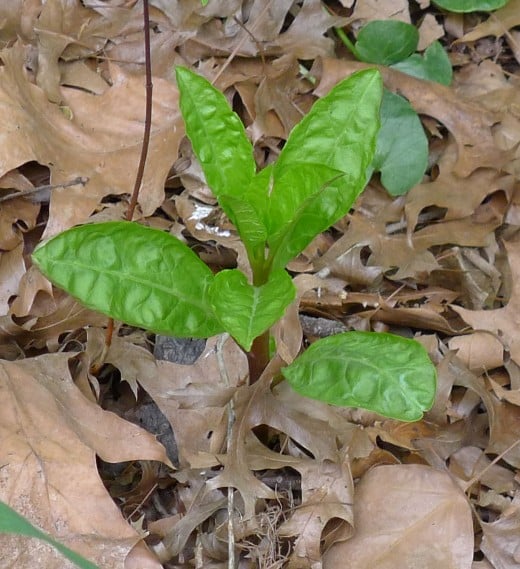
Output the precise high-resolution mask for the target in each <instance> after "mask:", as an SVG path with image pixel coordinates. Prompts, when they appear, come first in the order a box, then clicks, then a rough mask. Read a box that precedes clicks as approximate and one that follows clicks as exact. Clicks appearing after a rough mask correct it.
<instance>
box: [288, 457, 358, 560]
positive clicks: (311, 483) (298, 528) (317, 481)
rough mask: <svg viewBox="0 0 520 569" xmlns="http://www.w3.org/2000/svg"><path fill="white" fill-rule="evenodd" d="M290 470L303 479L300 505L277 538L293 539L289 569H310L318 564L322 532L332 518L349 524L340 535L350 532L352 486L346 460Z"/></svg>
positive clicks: (302, 466) (309, 463) (312, 462)
mask: <svg viewBox="0 0 520 569" xmlns="http://www.w3.org/2000/svg"><path fill="white" fill-rule="evenodd" d="M293 468H295V469H296V470H298V472H299V473H300V475H301V477H302V503H301V505H300V506H299V507H298V508H297V509H296V510H295V511H294V512H293V514H292V515H291V517H290V518H289V520H288V521H287V522H285V523H284V524H282V525H281V527H280V529H279V535H281V536H286V537H292V536H296V541H295V543H294V549H293V552H292V554H291V557H290V558H289V562H288V565H287V567H288V569H303V568H311V567H315V566H318V565H319V564H320V561H321V548H320V543H321V539H322V532H323V529H324V528H325V526H326V525H327V524H328V523H329V522H330V521H331V520H332V519H334V518H337V519H338V520H343V521H344V522H346V523H347V524H348V530H347V531H348V533H347V534H345V533H344V534H343V535H350V534H351V533H352V532H351V526H352V523H353V512H352V504H353V501H354V498H353V495H354V483H353V481H352V474H351V472H350V464H349V462H348V460H345V461H344V462H343V463H341V462H340V463H334V462H331V461H323V462H321V463H320V462H317V461H306V464H301V465H295V466H294V467H293Z"/></svg>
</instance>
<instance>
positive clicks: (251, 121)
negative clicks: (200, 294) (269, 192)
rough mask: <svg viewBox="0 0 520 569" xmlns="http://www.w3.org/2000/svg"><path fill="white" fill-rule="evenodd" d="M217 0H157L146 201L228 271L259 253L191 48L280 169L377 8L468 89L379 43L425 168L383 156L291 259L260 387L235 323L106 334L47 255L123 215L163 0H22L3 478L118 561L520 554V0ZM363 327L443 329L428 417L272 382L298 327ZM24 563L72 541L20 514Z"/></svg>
mask: <svg viewBox="0 0 520 569" xmlns="http://www.w3.org/2000/svg"><path fill="white" fill-rule="evenodd" d="M202 4H203V3H201V2H200V0H183V1H182V2H168V1H165V0H151V6H150V14H151V36H152V37H151V51H152V61H153V87H154V90H153V118H152V135H151V143H150V150H149V155H148V161H147V163H146V168H145V172H144V181H143V184H142V187H141V191H140V195H139V204H138V205H139V207H138V210H137V213H136V215H135V219H136V220H137V221H140V222H142V223H146V224H147V225H149V226H152V227H156V228H159V229H163V230H166V231H169V232H170V233H171V234H173V235H176V236H177V237H179V238H181V239H183V240H185V241H187V242H188V243H190V245H192V246H193V248H194V250H195V251H196V252H197V253H198V254H199V255H200V257H201V258H202V259H203V260H204V261H206V262H207V263H208V264H209V265H210V266H211V267H212V268H214V269H215V270H220V269H222V268H231V267H235V266H237V265H238V266H239V267H240V268H245V261H246V258H245V251H244V248H243V246H242V245H241V244H240V242H239V241H238V238H237V236H236V233H235V231H234V228H233V226H232V225H231V224H230V222H229V221H228V220H227V219H225V217H224V215H223V214H222V212H221V210H220V209H219V208H218V205H217V204H216V200H215V199H214V197H213V195H212V194H211V191H210V190H209V188H208V187H207V186H206V184H205V180H204V176H203V174H202V171H201V169H200V167H199V165H198V164H197V162H196V160H195V158H194V156H193V154H192V151H191V147H190V145H189V143H188V142H187V140H186V138H185V137H184V126H183V122H182V119H181V115H180V111H179V107H178V92H177V89H176V86H175V81H174V66H175V65H177V64H182V65H185V66H189V67H191V68H193V69H195V70H197V71H198V72H199V73H201V74H202V75H204V76H205V77H207V78H208V79H209V80H211V81H213V82H214V84H215V85H216V86H217V87H218V88H219V89H221V90H222V91H224V92H225V94H226V96H227V98H228V100H229V101H230V102H231V103H232V104H233V106H234V108H235V110H236V111H237V112H239V114H240V115H241V117H242V119H243V121H244V123H245V125H246V127H247V131H248V134H249V135H250V137H251V140H252V141H253V142H254V144H255V157H256V160H257V162H258V165H259V167H263V166H264V165H266V164H267V163H270V162H272V161H273V160H274V159H276V156H277V153H278V152H279V150H280V148H281V145H282V144H283V141H284V140H285V139H286V138H287V136H288V133H289V132H290V130H291V129H292V128H293V126H294V125H295V124H296V123H298V122H299V120H300V119H301V117H303V116H304V115H305V113H307V112H308V110H309V109H310V108H311V106H312V104H313V102H314V101H315V100H316V99H317V98H319V97H321V96H323V95H325V94H326V93H327V92H328V91H329V90H330V89H331V88H332V87H333V86H334V85H335V84H336V83H337V82H339V81H340V80H341V79H343V78H345V77H347V76H348V75H350V74H351V73H353V72H354V71H357V70H359V69H362V68H365V67H367V66H368V65H367V64H365V63H360V62H358V61H355V60H354V59H353V57H352V56H351V55H350V54H348V53H347V52H346V50H345V48H344V46H342V44H341V42H340V41H339V39H338V38H337V37H336V35H335V33H334V28H335V27H343V28H344V29H345V30H347V31H348V32H349V33H352V34H355V33H356V32H357V30H359V28H360V27H361V25H363V24H364V23H366V22H367V21H370V20H374V19H388V18H393V19H398V20H401V21H404V22H412V23H414V24H415V25H417V27H418V29H419V32H420V43H419V47H420V49H421V50H423V49H425V48H427V47H428V45H430V44H431V43H432V42H433V41H435V40H436V39H440V41H441V42H442V44H443V46H444V47H445V49H446V50H447V51H448V54H449V56H450V59H451V62H452V64H453V67H454V81H453V84H452V86H450V87H446V86H444V85H440V84H437V83H433V82H429V81H424V80H421V79H417V78H414V77H411V76H409V75H406V74H403V73H401V72H399V71H397V70H394V69H390V68H387V67H381V72H382V75H383V78H384V82H385V86H386V87H387V88H388V89H389V90H391V91H393V92H395V93H398V94H400V95H401V96H403V97H405V98H406V99H407V100H408V101H409V102H410V104H411V105H412V107H413V108H414V109H415V110H416V111H417V112H418V113H419V114H420V116H421V119H422V121H423V125H424V128H425V130H426V132H427V135H428V139H429V149H430V152H429V165H428V169H427V172H426V174H425V175H424V178H423V180H422V181H421V183H419V184H417V185H416V186H415V187H413V188H412V189H411V190H410V191H409V192H408V193H407V194H406V195H404V196H400V197H391V196H390V195H389V194H388V193H387V192H386V191H385V190H384V188H383V187H382V186H381V185H380V183H379V181H378V179H377V177H373V178H372V180H371V182H370V183H369V185H368V187H367V189H366V191H365V192H364V193H363V194H362V195H361V196H360V198H359V199H358V201H357V202H356V204H355V206H354V208H353V209H352V211H351V212H350V214H349V215H348V216H347V217H345V218H344V219H342V220H340V221H339V222H338V223H337V224H336V225H335V226H334V227H333V228H332V229H331V230H329V231H328V232H326V233H324V234H322V235H320V236H319V237H317V238H316V239H315V240H314V242H313V243H311V245H309V246H308V247H307V249H306V250H305V251H304V253H303V254H302V255H300V257H298V258H297V259H295V260H294V261H293V262H292V263H291V264H290V266H289V269H290V271H291V274H292V275H293V277H294V282H295V285H296V286H297V289H298V299H297V301H296V302H295V303H294V304H293V305H292V306H291V307H290V309H289V310H288V312H287V313H286V315H285V316H284V318H283V319H282V321H281V322H280V323H279V324H277V325H276V327H275V329H274V334H275V336H276V340H277V342H276V345H277V349H278V354H277V355H276V356H275V357H274V359H273V360H272V362H271V364H270V367H269V368H268V370H267V372H266V373H265V374H264V376H263V377H262V378H261V379H260V381H258V382H256V383H255V384H253V385H248V382H247V361H246V358H245V355H244V354H243V353H242V352H241V350H240V349H239V348H237V346H236V345H235V344H234V343H233V342H232V340H231V339H229V338H226V337H225V336H223V337H217V338H212V339H209V340H208V341H207V342H206V344H205V346H203V347H201V349H200V350H198V351H199V353H197V354H195V355H194V357H193V358H191V360H190V363H187V362H185V361H182V360H180V359H178V358H179V357H180V355H181V356H182V354H180V355H179V354H178V353H177V354H174V355H175V357H176V358H177V359H175V358H173V357H170V356H171V354H170V356H168V357H166V356H164V357H162V358H158V357H155V356H154V343H155V344H156V346H155V354H156V355H159V352H158V345H159V341H160V338H155V337H154V336H153V335H152V334H149V333H146V332H143V331H140V330H135V329H132V328H130V327H127V326H124V325H117V329H116V334H115V336H114V338H113V342H112V344H111V346H110V348H109V349H108V352H106V350H105V352H106V353H103V352H104V328H105V327H106V325H107V322H106V318H105V317H104V316H101V315H99V314H97V313H94V312H92V311H90V310H87V309H85V308H83V307H82V306H80V305H79V304H77V303H76V302H75V301H74V300H72V299H71V298H70V297H68V296H67V295H66V294H65V293H64V292H62V291H60V290H57V289H54V288H53V287H52V286H51V284H50V283H49V282H48V281H47V280H46V279H45V278H44V277H43V276H42V275H41V274H40V273H39V272H38V271H37V270H36V268H35V267H32V266H31V260H30V255H31V253H32V251H33V249H34V247H35V246H36V244H37V243H38V242H39V241H40V240H42V239H45V238H48V237H50V236H52V235H55V234H56V233H58V232H60V231H62V230H64V229H66V228H69V227H72V226H74V225H77V224H81V223H85V222H95V221H101V220H103V221H106V220H117V219H121V218H122V217H123V216H124V213H125V211H126V207H127V202H128V196H129V194H131V192H132V188H133V183H134V179H135V173H136V169H137V164H138V161H139V155H140V152H141V143H142V137H143V126H144V125H143V121H144V113H145V88H144V47H143V33H142V25H143V24H142V5H141V4H140V3H139V2H135V1H133V0H129V1H124V2H121V1H116V0H109V1H107V2H98V1H94V0H83V1H80V0H46V1H43V0H31V1H26V0H10V1H8V2H4V3H2V6H0V43H1V51H0V62H1V64H0V119H1V124H2V128H1V129H0V141H1V145H0V146H1V152H0V358H1V359H0V404H1V409H2V411H1V413H0V442H1V444H0V500H2V501H3V502H5V503H7V504H8V505H10V506H11V507H12V508H14V509H15V510H16V511H17V512H19V513H20V514H22V515H24V516H25V517H26V518H27V519H28V520H29V521H31V523H33V524H34V525H36V526H38V527H39V528H41V529H42V530H44V531H45V532H47V533H49V534H50V535H51V536H53V537H54V538H55V539H57V540H58V541H60V542H62V543H64V544H65V545H67V546H68V547H70V548H71V549H73V550H75V551H77V552H79V553H80V554H82V555H83V556H84V557H86V558H88V559H89V560H91V561H93V562H94V563H96V564H97V565H98V566H99V567H100V568H103V569H116V568H118V569H123V568H124V569H158V568H161V567H165V568H181V567H196V568H202V567H203V568H207V569H212V568H215V569H216V568H224V567H228V558H229V550H230V544H229V540H230V539H231V538H232V540H233V543H231V548H232V549H234V554H235V558H236V567H239V569H250V568H255V567H259V568H263V569H267V568H270V569H274V568H281V567H287V568H289V569H318V568H321V567H323V568H324V569H342V568H343V567H349V568H353V569H358V568H359V569H366V568H372V567H373V568H377V569H394V568H396V569H397V568H401V567H421V568H427V569H513V568H515V567H516V568H517V567H520V438H519V433H520V339H519V336H518V329H519V328H520V233H519V227H520V184H519V180H520V146H519V143H520V89H519V87H520V74H519V73H520V71H519V63H520V48H519V45H520V31H518V29H516V28H518V26H519V25H520V2H519V1H518V0H510V2H509V3H508V4H507V5H506V6H505V7H504V8H502V9H500V10H498V11H496V12H494V13H492V14H485V13H476V14H471V15H465V16H462V15H458V14H457V15H455V14H448V13H446V12H442V11H441V10H439V9H437V8H435V7H434V6H429V2H427V1H421V2H418V3H417V4H416V3H410V2H408V1H407V0H399V1H396V2H391V3H390V2H389V3H384V2H378V1H377V0H358V1H357V2H352V1H348V0H345V1H341V2H321V1H319V0H298V1H294V0H277V1H271V0H270V1H265V0H250V1H247V2H242V1H240V0H209V2H208V3H207V5H206V6H203V5H202ZM386 4H388V6H386ZM412 4H413V8H412V7H411V6H412ZM387 8H388V10H387ZM390 8H391V9H390ZM344 329H353V330H376V331H390V332H393V333H398V334H402V335H405V336H408V337H415V338H416V339H418V340H419V341H420V342H422V343H423V345H424V346H425V347H426V348H427V349H428V351H429V353H430V356H431V358H432V360H433V361H434V363H435V364H436V366H437V370H438V391H437V397H436V400H435V403H434V406H433V408H432V409H431V410H430V411H429V412H428V413H427V414H426V415H425V417H424V419H423V420H421V421H418V422H416V423H399V422H398V421H394V420H388V419H385V418H383V417H380V416H377V415H375V414H373V413H369V412H365V411H360V410H356V409H345V408H336V407H332V406H329V405H326V404H324V403H320V402H317V401H312V400H310V399H306V398H303V397H301V396H299V395H298V394H296V393H295V392H294V391H292V390H291V388H290V387H289V386H288V385H286V384H285V383H281V384H279V385H277V386H276V387H274V388H272V387H271V386H270V383H271V381H270V380H271V378H272V377H273V374H274V373H275V372H276V371H277V370H279V369H280V368H281V366H283V365H285V363H287V362H290V361H292V360H293V359H294V358H295V357H296V356H297V355H298V353H299V351H300V349H301V347H302V345H305V343H309V342H312V341H314V340H315V339H316V338H318V337H321V336H324V335H327V334H330V333H335V332H337V331H341V330H344ZM192 347H193V346H192ZM185 348H186V346H185ZM173 351H175V350H173ZM101 360H102V361H103V362H104V363H103V365H102V366H101V367H99V366H98V365H97V363H98V362H99V361H101ZM8 567H17V568H21V569H24V568H32V567H45V568H46V569H53V568H56V569H58V568H60V569H61V568H65V567H72V564H70V563H68V562H66V561H65V560H64V558H63V557H61V555H60V554H59V553H58V552H56V551H55V550H53V549H52V548H51V547H50V546H48V545H47V544H44V543H41V542H39V541H37V540H27V539H26V538H23V537H20V536H16V535H11V534H0V568H8Z"/></svg>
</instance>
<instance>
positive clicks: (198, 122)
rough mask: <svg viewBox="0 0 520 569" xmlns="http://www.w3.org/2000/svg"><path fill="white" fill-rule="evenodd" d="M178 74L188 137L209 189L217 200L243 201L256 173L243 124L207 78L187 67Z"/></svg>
mask: <svg viewBox="0 0 520 569" xmlns="http://www.w3.org/2000/svg"><path fill="white" fill-rule="evenodd" d="M175 72H176V76H177V85H178V87H179V91H180V108H181V112H182V116H183V118H184V122H185V124H186V134H187V135H188V137H189V139H190V140H191V143H192V146H193V151H194V152H195V155H196V156H197V159H198V160H199V162H200V165H201V166H202V170H203V171H204V175H205V176H206V181H207V183H208V185H209V187H210V188H211V190H212V191H213V193H214V194H215V195H216V197H217V199H220V196H223V195H228V196H234V197H237V198H240V197H241V195H242V194H243V193H244V192H245V191H246V190H247V188H248V187H249V185H250V183H251V180H252V178H253V176H254V174H255V171H256V164H255V161H254V158H253V148H252V146H251V143H250V142H249V140H248V138H247V136H246V132H245V129H244V125H243V124H242V121H241V120H240V118H239V117H238V115H237V114H236V113H234V112H233V111H232V110H231V108H230V107H229V105H228V102H227V100H226V98H225V97H224V95H223V94H222V93H221V92H220V91H218V90H217V89H215V87H213V86H212V85H211V83H210V82H209V81H207V80H206V79H205V78H204V77H201V76H200V75H197V74H196V73H193V72H192V71H190V70H189V69H186V68H185V67H176V68H175ZM226 213H228V212H227V211H226Z"/></svg>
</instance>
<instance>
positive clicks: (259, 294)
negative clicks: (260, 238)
mask: <svg viewBox="0 0 520 569" xmlns="http://www.w3.org/2000/svg"><path fill="white" fill-rule="evenodd" d="M210 296H211V303H212V305H213V310H214V311H215V314H216V315H217V316H218V318H219V319H220V322H221V324H222V326H223V327H224V329H225V330H226V331H227V332H229V333H230V334H231V335H232V336H233V338H235V340H236V341H237V342H238V343H239V344H240V345H241V346H242V348H244V350H246V351H249V350H250V349H251V345H252V343H253V340H254V339H255V338H256V337H258V336H260V334H262V333H263V332H265V331H266V330H267V329H268V328H270V327H271V326H272V325H273V324H274V323H275V322H276V321H278V320H279V319H280V318H281V317H282V316H283V313H284V312H285V309H286V308H287V307H288V306H289V304H291V302H292V301H293V300H294V298H295V296H296V289H295V287H294V285H293V282H292V279H291V277H290V276H289V275H288V273H286V272H285V271H284V270H279V271H274V272H273V273H271V274H270V275H269V280H268V281H267V283H266V284H264V285H262V286H252V285H250V284H249V283H248V282H247V278H246V276H245V275H244V273H242V272H241V271H239V270H238V269H231V270H226V271H221V272H220V273H218V274H217V275H216V276H215V280H214V282H213V284H212V285H211V289H210Z"/></svg>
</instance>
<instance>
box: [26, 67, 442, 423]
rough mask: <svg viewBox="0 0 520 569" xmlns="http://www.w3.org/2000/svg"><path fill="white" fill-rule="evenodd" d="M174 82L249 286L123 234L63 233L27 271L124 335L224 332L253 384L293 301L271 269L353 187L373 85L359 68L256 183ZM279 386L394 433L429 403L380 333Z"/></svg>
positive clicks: (321, 352) (200, 83)
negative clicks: (122, 327)
mask: <svg viewBox="0 0 520 569" xmlns="http://www.w3.org/2000/svg"><path fill="white" fill-rule="evenodd" d="M176 75H177V83H178V87H179V90H180V108H181V112H182V116H183V118H184V122H185V125H186V132H187V135H188V137H189V139H190V140H191V143H192V146H193V150H194V153H195V155H196V156H197V159H198V160H199V162H200V164H201V166H202V169H203V171H204V175H205V177H206V181H207V183H208V185H209V187H210V188H211V189H212V191H213V193H214V194H215V196H216V198H217V200H218V202H219V204H220V206H221V207H222V209H223V210H224V212H225V213H226V214H227V216H228V217H229V219H230V220H231V221H232V223H233V224H234V225H235V227H236V229H237V232H238V234H239V236H240V238H241V239H242V242H243V243H244V245H245V249H246V251H247V257H248V260H249V264H250V268H251V275H252V279H251V282H249V280H248V278H247V276H246V275H245V274H244V273H243V272H241V271H240V270H238V269H230V270H223V271H220V272H219V273H218V274H216V275H214V274H213V272H212V271H211V270H210V268H209V267H207V266H206V265H205V264H204V262H203V261H202V260H201V259H200V258H199V257H198V256H197V255H196V254H195V253H194V252H193V251H192V250H191V249H190V248H189V247H188V246H187V245H186V244H185V243H183V242H182V241H180V240H179V239H177V238H176V237H173V236H172V235H170V234H168V233H165V232H163V231H159V230H155V229H151V228H147V227H144V226H142V225H139V224H137V223H130V222H107V223H98V224H91V225H84V226H80V227H75V228H73V229H70V230H68V231H65V232H63V233H61V234H60V235H58V236H56V237H54V238H53V239H51V240H49V241H48V242H47V243H44V244H40V245H39V246H38V247H37V249H36V250H35V252H34V254H33V259H34V262H35V263H36V264H37V265H38V266H39V267H40V269H41V271H42V272H43V273H44V274H45V275H46V276H47V277H48V278H49V279H50V280H51V281H53V282H54V283H55V284H56V285H57V286H59V287H61V288H63V289H65V290H66V291H68V292H69V293H70V294H71V295H73V296H74V297H76V298H77V299H79V300H80V301H81V302H82V303H83V304H85V305H86V306H88V307H90V308H93V309H95V310H98V311H100V312H103V313H105V314H108V315H110V316H112V317H113V318H116V319H118V320H122V321H124V322H126V323H128V324H131V325H135V326H139V327H142V328H145V329H148V330H151V331H153V332H156V333H161V334H167V335H171V336H179V337H198V338H207V337H209V336H213V335H215V334H219V333H222V332H228V333H229V334H230V335H231V336H232V337H233V338H234V339H235V341H236V342H237V343H238V344H239V345H240V346H241V347H242V348H243V350H244V351H245V352H246V353H247V355H248V361H249V369H250V381H251V382H253V381H255V380H256V379H258V377H259V376H260V374H261V373H262V371H263V370H264V368H265V367H266V365H267V363H268V362H269V328H270V327H271V326H272V325H273V324H274V323H275V322H276V321H277V320H279V319H280V318H281V317H282V316H283V314H284V312H285V310H286V308H287V307H288V306H289V304H290V303H291V302H293V300H294V298H295V296H296V292H295V287H294V284H293V282H292V279H291V277H290V275H289V274H288V272H287V271H286V270H285V267H286V266H287V264H288V263H289V261H290V260H291V259H293V258H294V257H295V256H296V255H298V254H299V253H300V252H301V251H302V250H303V249H304V248H305V247H306V246H307V245H308V244H309V243H310V242H311V240H312V239H313V238H314V237H315V236H317V235H318V234H319V233H321V232H322V231H324V230H326V229H327V228H329V227H330V226H331V225H332V224H333V223H335V222H336V221H338V220H339V219H340V218H341V217H343V216H344V215H345V214H346V213H347V212H348V211H349V209H350V207H351V206H352V204H353V202H354V200H355V199H356V198H357V196H358V195H359V194H360V193H361V192H362V190H363V189H364V187H365V185H366V183H367V177H368V175H369V174H368V173H369V171H370V165H371V163H372V160H373V157H374V151H375V145H376V138H377V133H378V130H379V107H380V104H381V97H382V81H381V77H380V74H379V72H378V71H377V70H375V69H368V70H363V71H360V72H358V73H355V74H354V75H352V76H351V77H350V78H348V79H345V80H343V81H341V82H340V83H339V84H338V85H336V86H335V87H334V88H333V89H332V90H331V91H330V93H329V94H328V95H327V96H325V97H323V98H321V99H320V100H318V101H317V102H316V103H315V104H314V106H313V107H312V109H311V111H310V112H309V113H308V114H307V115H306V116H305V117H304V118H303V119H302V121H301V122H300V123H299V124H298V125H297V126H296V127H295V128H294V129H293V130H292V132H291V133H290V136H289V138H288V140H287V142H286V144H285V146H284V147H283V149H282V151H281V153H280V155H279V157H278V160H277V161H276V162H275V163H274V164H271V165H269V166H267V167H266V168H264V169H263V170H261V171H259V172H257V168H256V164H255V161H254V158H253V148H252V145H251V143H250V142H249V140H248V138H247V136H246V132H245V129H244V126H243V124H242V122H241V121H240V119H239V117H238V116H237V115H236V114H235V113H234V112H233V111H232V110H231V109H230V107H229V105H228V103H227V101H226V99H225V97H224V95H223V94H222V93H220V92H219V91H218V90H216V89H215V88H214V87H212V86H211V84H210V83H209V82H208V81H207V80H206V79H204V78H203V77H200V76H199V75H197V74H195V73H193V72H192V71H190V70H188V69H186V68H184V67H177V68H176ZM282 374H283V376H284V377H285V378H286V379H287V381H289V383H290V384H291V385H292V386H293V388H294V389H295V390H296V391H298V392H299V393H301V394H302V395H305V396H307V397H311V398H315V399H319V400H323V401H327V402H329V403H332V404H336V405H344V406H356V407H362V408H365V409H369V410H373V411H375V412H377V413H380V414H382V415H385V416H388V417H393V418H397V419H401V420H404V421H414V420H418V419H420V418H421V417H422V414H423V412H424V411H425V410H427V409H429V408H430V407H431V405H432V403H433V400H434V396H435V387H436V376H435V368H434V367H433V365H432V363H431V361H430V360H429V358H428V355H427V353H426V351H425V350H424V348H423V347H422V346H421V345H420V344H419V343H418V342H416V341H414V340H409V339H405V338H402V337H399V336H394V335H392V334H378V333H372V332H346V333H343V334H339V335H337V336H334V337H330V338H325V339H322V340H318V341H317V342H315V343H314V344H313V345H312V346H311V347H310V348H309V349H308V350H307V351H306V352H304V353H303V354H302V355H301V356H300V357H298V358H296V360H295V361H294V362H293V363H292V364H290V365H288V366H287V367H285V368H283V370H282Z"/></svg>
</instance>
